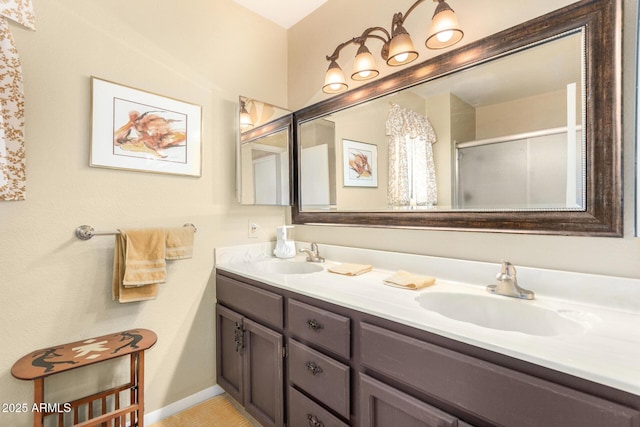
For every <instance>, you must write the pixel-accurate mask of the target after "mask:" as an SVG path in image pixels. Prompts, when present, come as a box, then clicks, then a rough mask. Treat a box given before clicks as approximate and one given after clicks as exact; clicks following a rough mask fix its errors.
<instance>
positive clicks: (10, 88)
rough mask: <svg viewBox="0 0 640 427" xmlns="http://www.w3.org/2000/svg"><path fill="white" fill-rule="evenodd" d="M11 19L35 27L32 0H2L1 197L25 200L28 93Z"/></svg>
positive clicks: (0, 44)
mask: <svg viewBox="0 0 640 427" xmlns="http://www.w3.org/2000/svg"><path fill="white" fill-rule="evenodd" d="M7 19H11V20H12V21H15V22H17V23H18V24H21V25H23V26H25V27H27V28H29V29H31V30H35V19H34V15H33V7H32V4H31V0H0V112H1V114H0V200H24V198H25V182H26V176H25V152H24V94H23V91H22V68H21V66H20V57H19V56H18V51H17V49H16V46H15V44H14V42H13V37H12V36H11V32H10V31H9V23H8V22H7Z"/></svg>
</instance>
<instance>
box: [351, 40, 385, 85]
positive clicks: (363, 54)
mask: <svg viewBox="0 0 640 427" xmlns="http://www.w3.org/2000/svg"><path fill="white" fill-rule="evenodd" d="M378 74H380V72H379V71H378V67H376V61H375V59H373V55H372V54H371V52H370V51H369V49H367V47H366V46H365V45H364V44H362V45H360V48H359V49H358V53H357V55H356V59H355V60H354V61H353V74H351V78H352V79H353V80H369V79H372V78H374V77H376V76H377V75H378Z"/></svg>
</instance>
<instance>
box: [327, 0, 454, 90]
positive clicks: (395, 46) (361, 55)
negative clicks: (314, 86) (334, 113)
mask: <svg viewBox="0 0 640 427" xmlns="http://www.w3.org/2000/svg"><path fill="white" fill-rule="evenodd" d="M424 1H425V0H417V1H416V2H415V3H414V4H413V5H412V6H411V7H410V8H409V10H408V11H407V12H406V13H405V14H404V15H403V14H402V13H400V12H398V13H396V14H394V15H393V20H392V22H391V32H389V31H387V30H386V29H384V28H382V27H370V28H367V29H366V30H364V31H363V32H362V35H360V37H354V38H352V39H350V40H347V41H346V42H344V43H341V44H339V45H338V46H337V47H336V48H335V50H334V51H333V53H332V54H331V55H328V56H327V61H329V69H328V70H327V72H326V74H325V79H324V86H322V91H323V92H325V93H329V94H335V93H340V92H344V91H345V90H347V89H348V88H349V86H348V85H347V81H346V79H345V76H344V73H343V71H342V68H340V66H339V65H338V62H337V61H338V57H339V55H340V51H341V50H342V49H343V48H344V47H346V46H348V45H350V44H357V45H359V48H358V52H357V53H356V57H355V59H354V61H353V72H352V74H351V79H352V80H357V81H362V80H369V79H372V78H375V77H377V76H378V75H379V74H380V71H379V70H378V68H377V66H376V62H375V59H374V57H373V55H372V54H371V51H369V49H368V48H367V46H366V45H365V43H366V41H367V40H368V39H371V38H374V39H378V40H381V41H382V43H383V45H382V50H381V52H380V56H381V57H382V59H383V60H384V61H385V62H386V63H387V65H389V66H392V67H396V66H400V65H405V64H408V63H410V62H412V61H415V60H416V59H417V58H418V52H417V51H416V49H415V47H414V45H413V42H412V41H411V37H410V36H409V32H408V31H407V30H406V29H405V28H404V21H405V20H406V19H407V17H408V16H409V14H410V13H411V12H412V11H413V10H414V9H415V8H416V6H418V5H419V4H420V3H422V2H424ZM433 1H434V2H436V3H438V6H436V10H435V12H434V14H433V18H432V21H431V29H430V31H429V36H428V38H427V40H426V42H425V46H426V47H427V48H429V49H443V48H446V47H449V46H453V45H454V44H456V43H458V42H459V41H460V40H462V36H463V35H464V34H463V32H462V30H461V29H460V27H459V25H458V19H457V17H456V15H455V13H454V11H453V9H451V7H450V6H449V5H448V4H447V2H446V1H445V0H433Z"/></svg>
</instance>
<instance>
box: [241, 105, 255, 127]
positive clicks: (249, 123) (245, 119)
mask: <svg viewBox="0 0 640 427" xmlns="http://www.w3.org/2000/svg"><path fill="white" fill-rule="evenodd" d="M252 128H253V120H252V119H251V115H250V114H249V112H248V111H247V107H246V101H242V100H241V101H240V129H241V130H242V131H245V130H249V129H252Z"/></svg>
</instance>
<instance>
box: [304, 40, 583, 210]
mask: <svg viewBox="0 0 640 427" xmlns="http://www.w3.org/2000/svg"><path fill="white" fill-rule="evenodd" d="M550 70H552V72H550ZM583 75H584V48H583V32H582V31H577V32H575V33H572V34H568V35H564V36H562V37H558V38H554V39H552V40H549V41H545V42H544V43H542V44H540V45H537V46H533V47H529V48H527V49H525V50H522V51H519V52H514V53H512V54H510V55H508V56H505V57H502V58H499V59H496V60H493V61H490V62H486V63H484V64H481V65H478V66H475V67H472V68H469V69H466V70H463V71H460V72H458V73H455V74H451V75H449V76H446V77H443V78H440V79H437V80H433V81H430V82H427V83H423V84H420V85H417V86H413V87H411V88H408V89H405V90H402V91H398V92H395V93H393V94H390V95H387V96H383V97H381V98H377V99H375V100H372V101H368V102H365V103H362V104H360V105H358V106H355V107H352V108H348V109H345V110H342V111H338V112H335V113H332V114H330V115H327V116H323V117H319V118H317V119H314V120H310V121H307V122H305V123H302V124H301V125H300V133H299V143H300V147H301V158H300V170H301V175H300V179H301V187H300V190H301V205H300V208H301V210H310V209H320V210H323V209H334V210H340V211H345V210H346V211H358V210H367V211H384V210H399V209H429V210H451V209H456V210H457V209H473V210H475V209H483V210H504V209H569V210H582V209H584V198H583V194H582V192H583V190H584V180H585V162H584V159H585V158H584V140H583V138H582V134H581V129H582V122H583V111H584V81H583ZM353 141H356V142H358V144H354V143H353ZM363 164H364V165H363ZM376 175H377V176H376ZM373 178H377V179H375V180H374V179H373Z"/></svg>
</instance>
